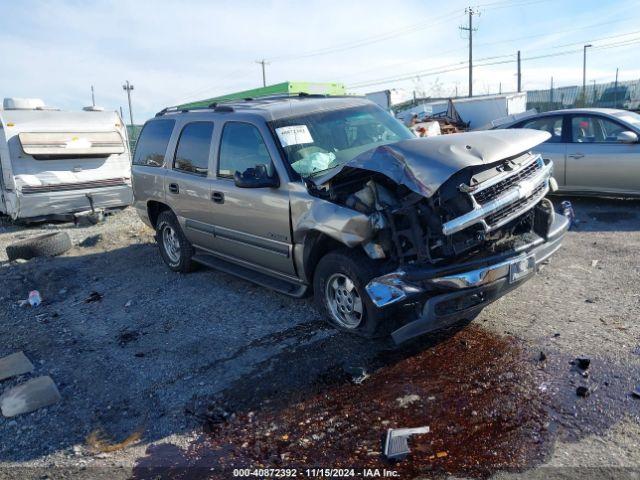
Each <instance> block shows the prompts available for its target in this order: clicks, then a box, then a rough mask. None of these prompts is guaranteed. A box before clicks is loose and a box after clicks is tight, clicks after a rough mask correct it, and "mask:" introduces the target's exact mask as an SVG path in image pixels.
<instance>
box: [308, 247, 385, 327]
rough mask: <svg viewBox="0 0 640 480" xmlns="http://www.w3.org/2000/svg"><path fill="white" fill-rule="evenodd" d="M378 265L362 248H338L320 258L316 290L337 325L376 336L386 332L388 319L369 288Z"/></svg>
mask: <svg viewBox="0 0 640 480" xmlns="http://www.w3.org/2000/svg"><path fill="white" fill-rule="evenodd" d="M377 275H378V268H377V264H376V263H375V262H374V261H373V260H371V259H370V258H369V257H367V256H366V255H365V254H364V253H362V252H360V251H358V250H348V249H344V250H337V251H333V252H330V253H328V254H327V255H325V256H324V257H322V258H321V259H320V262H318V266H317V267H316V271H315V275H314V280H313V289H314V295H315V301H316V304H317V305H318V307H319V308H320V309H321V310H322V311H323V312H324V313H325V315H326V316H327V318H328V320H329V322H330V323H331V324H332V325H333V326H335V327H336V328H338V329H340V330H343V331H346V332H350V333H355V334H357V335H361V336H364V337H368V338H372V337H376V336H378V335H381V334H383V333H384V332H383V329H382V328H381V324H382V323H383V320H384V318H385V315H384V314H383V312H382V311H381V310H380V309H378V308H377V307H376V306H375V305H374V304H373V302H371V300H370V299H369V296H368V294H367V292H366V290H365V286H366V285H367V283H369V280H371V279H372V278H374V277H376V276H377Z"/></svg>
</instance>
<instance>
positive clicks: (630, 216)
mask: <svg viewBox="0 0 640 480" xmlns="http://www.w3.org/2000/svg"><path fill="white" fill-rule="evenodd" d="M588 215H589V217H590V218H592V219H593V220H595V221H597V222H602V223H618V222H624V221H628V220H635V219H636V218H637V215H636V213H635V212H630V211H615V210H611V211H604V212H597V211H591V212H589V213H588Z"/></svg>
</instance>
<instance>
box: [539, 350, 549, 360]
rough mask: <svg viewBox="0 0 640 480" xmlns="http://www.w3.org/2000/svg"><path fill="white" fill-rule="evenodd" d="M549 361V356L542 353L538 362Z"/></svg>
mask: <svg viewBox="0 0 640 480" xmlns="http://www.w3.org/2000/svg"><path fill="white" fill-rule="evenodd" d="M546 359H547V355H546V354H545V353H544V352H540V356H539V357H538V360H539V361H541V362H544V361H545V360H546Z"/></svg>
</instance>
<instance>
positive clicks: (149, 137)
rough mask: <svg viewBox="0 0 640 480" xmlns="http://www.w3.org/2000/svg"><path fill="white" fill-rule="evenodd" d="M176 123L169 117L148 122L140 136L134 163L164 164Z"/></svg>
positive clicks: (157, 165)
mask: <svg viewBox="0 0 640 480" xmlns="http://www.w3.org/2000/svg"><path fill="white" fill-rule="evenodd" d="M175 123H176V122H175V120H169V119H166V120H153V121H151V122H149V123H147V124H146V125H145V126H144V128H143V129H142V132H140V136H139V137H138V143H137V145H136V152H135V154H134V156H133V164H134V165H147V166H149V167H160V166H162V164H163V163H164V154H165V152H166V151H167V145H168V144H169V139H170V138H171V132H172V131H173V125H174V124H175Z"/></svg>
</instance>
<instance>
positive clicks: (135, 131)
mask: <svg viewBox="0 0 640 480" xmlns="http://www.w3.org/2000/svg"><path fill="white" fill-rule="evenodd" d="M140 130H142V125H127V135H128V136H129V148H130V150H131V154H132V155H133V152H134V151H135V149H136V142H137V141H138V137H139V136H140Z"/></svg>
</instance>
